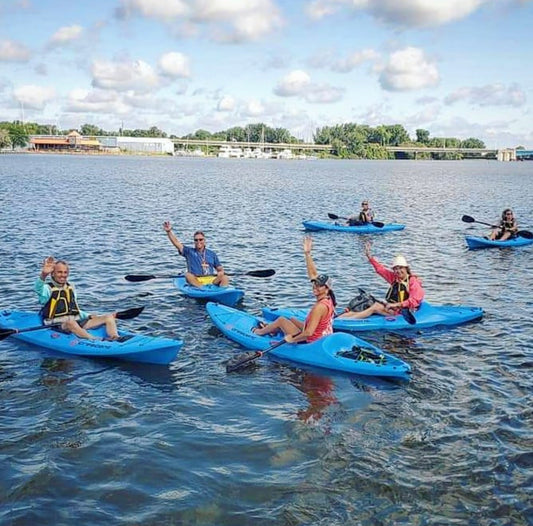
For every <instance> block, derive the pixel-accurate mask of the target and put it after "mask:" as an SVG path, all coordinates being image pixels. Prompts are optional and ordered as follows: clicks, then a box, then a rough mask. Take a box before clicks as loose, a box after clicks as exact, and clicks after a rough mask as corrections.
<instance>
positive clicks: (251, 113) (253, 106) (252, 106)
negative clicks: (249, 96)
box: [245, 99, 265, 117]
mask: <svg viewBox="0 0 533 526" xmlns="http://www.w3.org/2000/svg"><path fill="white" fill-rule="evenodd" d="M245 113H246V115H247V116H248V117H258V116H259V115H264V113H265V107H264V106H263V104H262V103H261V102H260V101H258V100H255V99H253V100H250V101H248V103H247V104H246V108H245Z"/></svg>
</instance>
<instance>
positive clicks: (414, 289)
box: [369, 258, 425, 309]
mask: <svg viewBox="0 0 533 526" xmlns="http://www.w3.org/2000/svg"><path fill="white" fill-rule="evenodd" d="M369 261H370V264H371V265H372V266H373V267H374V270H375V271H376V272H377V273H378V274H379V275H380V276H381V277H382V278H383V279H384V280H385V281H386V282H387V283H390V284H391V285H392V284H393V283H394V282H395V281H396V274H395V273H394V272H393V271H392V270H390V269H388V268H387V267H385V266H383V265H382V264H381V263H380V262H379V261H378V260H377V259H375V258H370V259H369ZM424 294H425V293H424V289H423V288H422V283H420V280H419V279H418V278H417V277H416V276H413V275H411V276H409V297H408V298H407V299H406V300H404V301H402V302H399V303H400V305H401V306H402V309H404V308H406V309H418V307H419V306H420V303H422V300H423V299H424Z"/></svg>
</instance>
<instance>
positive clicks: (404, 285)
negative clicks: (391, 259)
mask: <svg viewBox="0 0 533 526" xmlns="http://www.w3.org/2000/svg"><path fill="white" fill-rule="evenodd" d="M408 298H409V276H407V278H406V279H404V280H403V281H395V282H394V283H393V284H392V285H391V286H390V287H389V290H388V291H387V295H386V296H385V299H386V300H387V302H388V303H398V302H402V301H405V300H406V299H408Z"/></svg>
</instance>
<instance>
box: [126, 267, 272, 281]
mask: <svg viewBox="0 0 533 526" xmlns="http://www.w3.org/2000/svg"><path fill="white" fill-rule="evenodd" d="M275 273H276V271H275V270H274V269H271V268H267V269H263V270H249V271H248V272H240V273H239V272H238V273H235V274H228V273H226V275H227V276H252V277H253V278H268V277H270V276H273V275H274V274H275ZM184 275H185V274H183V273H182V274H159V275H154V274H128V275H127V276H124V279H125V280H126V281H132V282H138V281H148V280H150V279H174V278H181V277H183V276H184Z"/></svg>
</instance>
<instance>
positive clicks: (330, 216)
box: [328, 214, 385, 228]
mask: <svg viewBox="0 0 533 526" xmlns="http://www.w3.org/2000/svg"><path fill="white" fill-rule="evenodd" d="M328 217H329V218H330V219H344V220H345V221H348V220H349V219H350V218H349V217H342V216H338V215H337V214H328ZM371 224H372V225H374V226H375V227H376V228H383V227H384V226H385V223H382V222H381V221H371ZM364 225H365V223H362V225H361V226H364Z"/></svg>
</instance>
